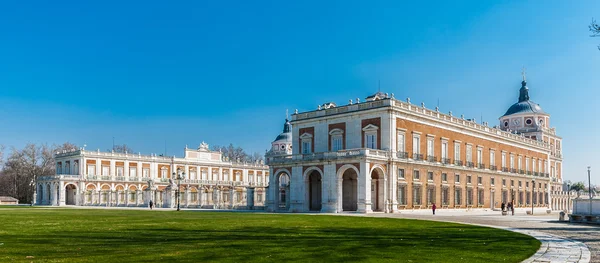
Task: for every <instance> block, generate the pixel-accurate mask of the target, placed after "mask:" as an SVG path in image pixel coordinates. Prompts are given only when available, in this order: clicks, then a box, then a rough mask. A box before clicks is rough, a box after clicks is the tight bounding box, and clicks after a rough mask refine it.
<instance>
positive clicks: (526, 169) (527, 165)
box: [525, 157, 529, 172]
mask: <svg viewBox="0 0 600 263" xmlns="http://www.w3.org/2000/svg"><path fill="white" fill-rule="evenodd" d="M525 171H527V172H529V157H526V158H525Z"/></svg>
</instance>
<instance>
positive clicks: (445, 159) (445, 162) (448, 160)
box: [442, 158, 452, 164]
mask: <svg viewBox="0 0 600 263" xmlns="http://www.w3.org/2000/svg"><path fill="white" fill-rule="evenodd" d="M451 162H452V160H450V158H442V163H443V164H450V163H451Z"/></svg>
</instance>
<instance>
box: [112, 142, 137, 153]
mask: <svg viewBox="0 0 600 263" xmlns="http://www.w3.org/2000/svg"><path fill="white" fill-rule="evenodd" d="M112 150H113V151H114V152H116V153H133V149H131V148H130V147H129V146H127V144H122V145H115V146H113V148H112Z"/></svg>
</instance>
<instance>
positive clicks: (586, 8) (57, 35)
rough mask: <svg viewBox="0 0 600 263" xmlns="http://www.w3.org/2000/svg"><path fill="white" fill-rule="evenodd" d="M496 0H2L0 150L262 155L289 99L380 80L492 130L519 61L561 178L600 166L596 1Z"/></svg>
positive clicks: (343, 99) (370, 86) (351, 93)
mask: <svg viewBox="0 0 600 263" xmlns="http://www.w3.org/2000/svg"><path fill="white" fill-rule="evenodd" d="M491 2H492V1H461V2H448V1H440V2H432V1H427V2H423V4H419V3H416V2H415V3H413V2H401V1H381V2H380V1H361V2H357V1H296V2H291V1H214V2H208V1H177V2H176V3H167V2H164V1H102V2H96V3H89V2H85V1H83V2H82V1H70V2H69V1H61V2H55V1H4V2H2V3H0V40H1V41H0V119H1V120H2V124H1V125H0V144H4V145H6V146H16V147H22V146H23V145H24V144H26V143H27V142H34V143H42V142H46V143H50V144H52V143H57V144H58V143H62V142H64V141H71V142H73V143H76V144H78V145H83V144H84V143H85V144H87V145H88V148H91V149H96V148H100V149H102V150H104V149H108V148H110V147H111V146H112V138H113V136H114V137H115V142H116V143H117V144H121V143H126V144H128V145H130V146H131V147H132V148H134V149H135V150H136V151H141V152H143V153H159V154H160V153H163V152H164V148H165V147H164V145H165V142H166V145H167V154H168V155H174V154H175V155H181V154H182V148H183V147H184V146H185V145H186V144H187V145H189V146H190V147H196V146H197V145H198V144H199V143H200V142H202V141H206V142H207V143H209V144H211V145H215V144H218V145H226V144H229V143H233V144H236V145H240V146H242V147H244V148H246V149H247V150H249V151H259V152H261V153H263V152H264V151H265V149H267V148H269V145H270V142H271V141H272V140H273V139H274V138H275V137H276V136H277V134H278V133H279V132H280V131H281V128H282V122H283V119H284V118H285V110H286V109H290V112H293V110H294V109H299V110H300V111H306V110H313V109H315V108H316V106H317V105H318V104H322V103H324V102H329V101H334V102H337V103H338V104H345V103H347V102H348V100H349V99H356V98H358V97H360V98H361V99H364V98H365V97H366V96H368V95H370V94H372V93H374V92H376V91H377V89H378V82H380V83H381V90H382V91H384V92H389V93H394V94H395V95H396V97H399V98H406V97H410V98H411V101H412V102H413V103H420V102H424V103H425V105H426V106H428V107H430V108H433V107H435V105H436V104H437V102H438V99H439V100H440V109H441V110H442V111H444V112H448V111H450V110H451V111H452V112H453V113H454V114H455V115H459V114H465V116H466V117H468V118H477V119H478V120H479V119H480V116H483V120H485V121H488V122H490V123H492V124H496V123H497V122H498V117H499V116H501V115H502V114H503V113H504V112H505V111H506V109H507V108H508V107H509V106H510V105H511V104H512V103H514V102H516V101H517V99H518V89H519V87H520V81H521V75H520V73H521V68H522V67H523V66H525V67H526V68H527V79H528V86H529V88H530V95H531V98H532V100H533V101H535V102H537V103H539V104H540V105H541V106H542V108H543V109H544V110H545V111H546V112H549V113H550V114H552V117H551V118H552V119H551V124H552V126H555V127H557V130H558V133H559V134H560V135H561V136H562V137H563V138H564V142H563V145H564V146H563V153H564V155H565V162H564V171H563V172H564V174H565V177H566V179H571V180H576V181H578V180H584V179H586V178H587V176H586V166H588V165H592V172H593V173H595V172H594V170H596V169H597V170H598V171H600V166H597V168H596V166H595V165H596V164H597V163H598V162H597V160H598V157H599V156H598V153H597V151H596V149H599V148H600V141H599V140H598V139H597V135H596V134H597V131H598V130H599V128H600V127H599V126H600V124H598V121H597V118H598V117H597V116H598V113H599V112H598V107H597V106H596V104H597V100H598V98H600V89H599V83H600V51H598V49H597V48H596V45H598V44H600V38H596V39H594V38H591V37H589V32H588V29H587V25H588V24H589V23H590V21H591V19H592V18H593V17H596V18H597V19H598V20H600V2H598V1H497V3H491ZM594 168H596V169H594ZM599 173H600V172H598V173H596V174H599ZM593 182H595V183H596V184H600V176H594V178H593Z"/></svg>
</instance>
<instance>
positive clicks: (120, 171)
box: [117, 166, 124, 177]
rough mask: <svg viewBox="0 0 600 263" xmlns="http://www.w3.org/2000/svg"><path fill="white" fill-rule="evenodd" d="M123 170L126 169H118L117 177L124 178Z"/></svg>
mask: <svg viewBox="0 0 600 263" xmlns="http://www.w3.org/2000/svg"><path fill="white" fill-rule="evenodd" d="M123 169H124V168H123V167H120V166H119V167H117V176H119V177H121V176H123Z"/></svg>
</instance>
